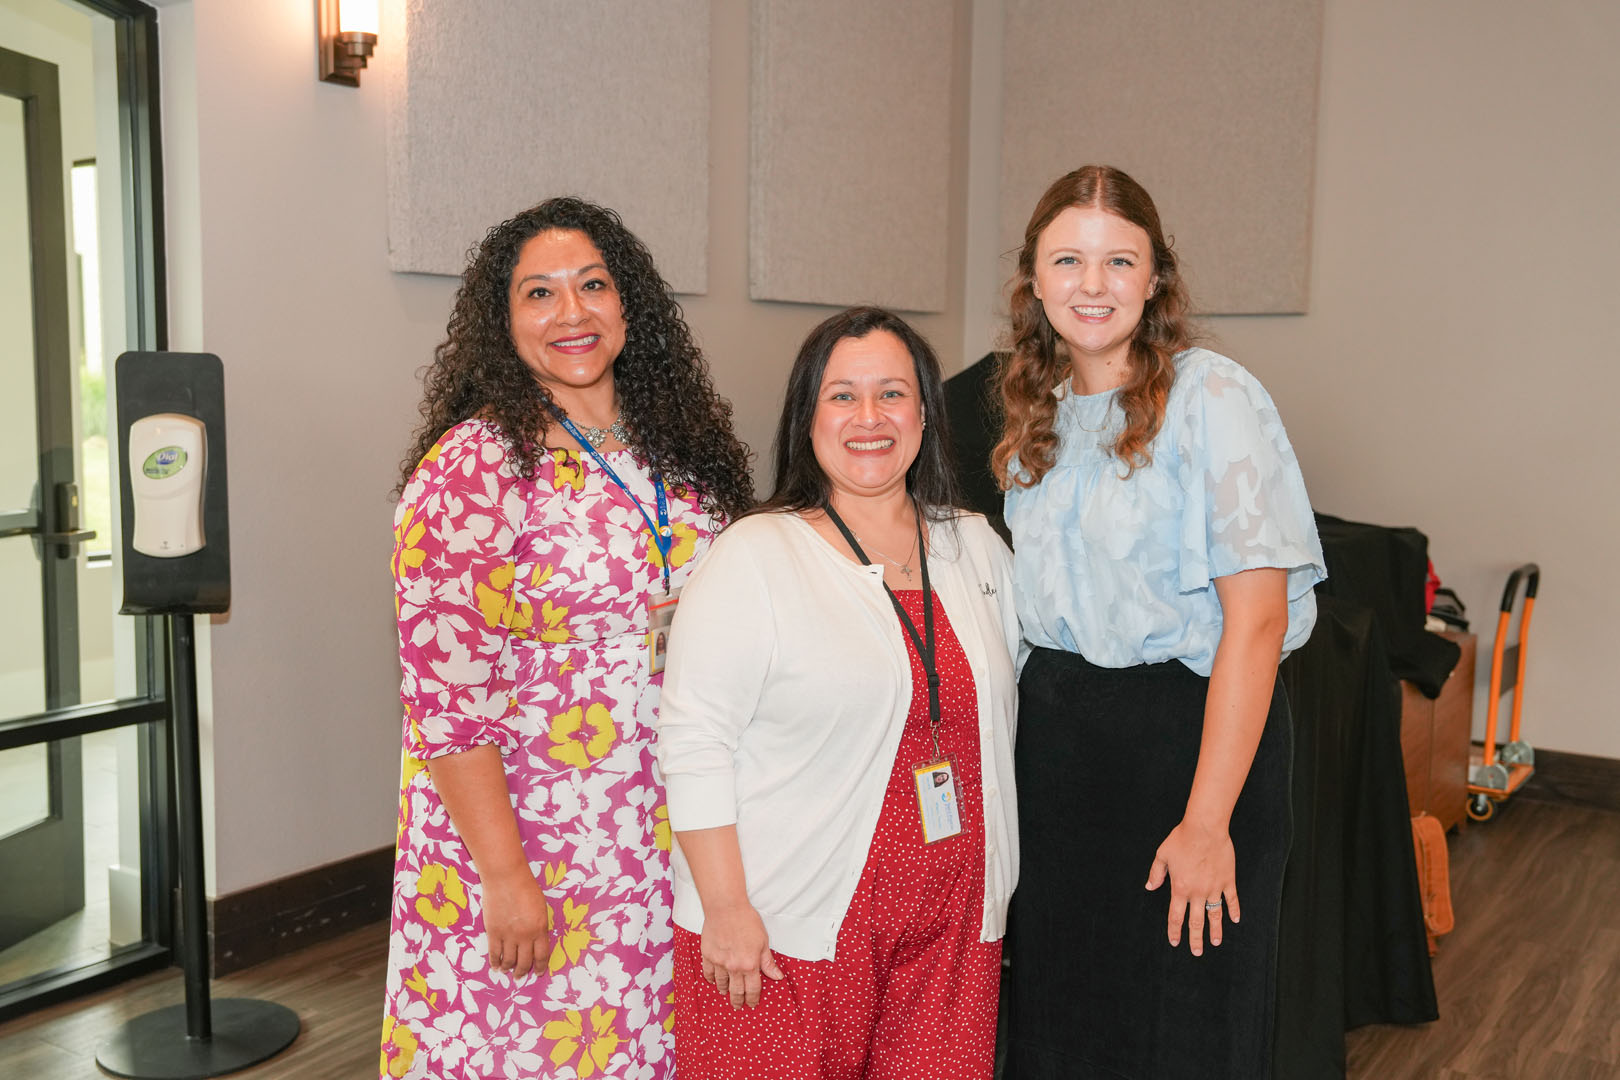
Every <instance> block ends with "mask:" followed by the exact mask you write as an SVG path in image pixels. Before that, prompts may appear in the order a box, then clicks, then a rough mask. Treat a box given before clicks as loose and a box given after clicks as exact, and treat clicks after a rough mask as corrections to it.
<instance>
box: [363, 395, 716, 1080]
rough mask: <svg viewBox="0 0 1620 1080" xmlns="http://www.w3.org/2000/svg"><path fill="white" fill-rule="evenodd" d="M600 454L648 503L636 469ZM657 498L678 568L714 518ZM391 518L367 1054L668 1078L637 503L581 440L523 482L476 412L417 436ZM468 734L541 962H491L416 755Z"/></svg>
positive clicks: (647, 562) (644, 576) (660, 860)
mask: <svg viewBox="0 0 1620 1080" xmlns="http://www.w3.org/2000/svg"><path fill="white" fill-rule="evenodd" d="M605 456H606V457H607V459H608V461H609V463H610V464H612V466H613V469H614V471H615V472H617V473H618V474H619V476H620V478H621V479H622V480H623V481H624V482H625V483H626V484H628V485H630V487H631V490H632V491H634V492H635V494H636V496H637V497H638V498H640V499H641V500H643V503H644V504H645V505H646V506H647V508H648V510H649V512H654V513H655V511H654V510H653V507H654V505H655V503H654V495H653V485H652V481H651V478H650V476H649V475H648V473H647V471H646V470H645V469H644V468H643V467H641V466H640V465H638V464H637V463H636V461H635V459H634V457H633V456H632V455H631V454H630V453H629V452H628V451H617V452H609V453H608V454H606V455H605ZM669 515H670V522H671V525H672V527H673V531H674V546H673V548H672V550H671V553H670V560H669V561H670V568H671V578H672V582H673V584H675V585H677V586H679V585H680V584H681V583H682V582H683V581H684V580H685V578H686V576H687V574H688V573H690V570H691V566H692V564H693V561H694V560H695V559H696V558H697V556H699V555H701V554H702V553H703V552H704V551H706V550H707V549H708V546H709V543H710V541H711V540H712V538H713V533H714V529H715V525H714V522H713V521H711V519H710V518H709V516H708V515H707V514H705V513H704V512H703V511H702V510H701V509H700V508H699V507H698V505H697V503H696V500H695V499H694V498H693V497H692V495H691V493H689V492H687V491H684V490H682V489H680V488H678V487H677V488H672V489H671V490H670V492H669ZM394 537H395V541H394V558H393V569H394V578H395V590H396V591H395V600H396V606H397V608H398V614H399V653H400V666H401V668H402V672H403V682H402V688H401V691H400V697H401V699H402V700H403V702H404V706H405V725H404V727H405V758H404V769H403V779H402V783H401V793H400V806H399V836H398V858H397V861H396V863H395V867H394V900H393V932H392V937H391V940H390V944H389V954H388V1000H387V1009H386V1014H385V1016H384V1020H383V1037H382V1059H381V1065H380V1076H383V1077H395V1078H411V1077H421V1078H432V1080H462V1078H466V1080H471V1078H474V1077H476V1078H479V1080H486V1078H495V1077H524V1078H530V1077H555V1078H559V1080H562V1078H575V1077H577V1078H581V1080H583V1078H587V1077H593V1076H594V1077H615V1078H628V1080H654V1078H668V1077H672V1076H674V1062H673V1060H672V1058H671V1054H670V1049H671V1046H672V1037H671V1035H670V1031H671V1029H672V1027H673V1022H674V1017H673V997H674V992H673V977H672V972H671V941H672V936H671V926H670V902H671V884H670V870H669V847H670V833H669V813H668V810H667V809H666V808H665V805H664V791H663V786H662V784H661V783H660V781H659V779H658V778H657V777H656V776H655V775H654V772H653V760H654V759H653V719H654V714H655V711H656V709H657V707H658V693H659V688H660V685H661V684H662V682H663V676H662V675H659V676H652V677H649V674H648V667H649V665H648V649H647V625H648V624H647V597H648V596H649V595H650V594H651V593H652V592H654V591H656V590H658V589H660V588H662V584H663V582H662V566H663V563H662V558H661V556H660V555H659V553H658V548H657V546H656V545H654V544H653V543H651V534H650V533H649V531H648V529H647V526H646V523H645V521H644V520H643V518H642V516H641V512H640V511H639V510H637V509H636V506H635V504H634V503H632V502H631V500H630V499H629V498H628V497H626V496H625V494H624V492H622V491H621V490H620V489H619V488H618V486H617V485H615V484H614V483H613V482H612V481H611V480H609V479H608V478H607V476H606V474H605V473H604V472H603V471H602V470H601V468H600V466H598V465H597V464H596V463H595V462H594V461H593V460H591V458H590V457H589V456H588V455H583V454H580V453H577V452H566V451H552V452H550V454H549V456H548V457H547V458H545V459H544V460H543V462H542V466H541V469H540V472H539V475H538V477H537V478H536V479H535V480H534V481H533V482H529V481H524V480H519V479H518V478H517V477H516V476H515V475H514V474H513V472H512V469H511V467H510V466H509V464H508V462H507V455H506V451H505V449H504V446H503V443H502V441H501V438H500V436H499V435H498V434H497V432H496V431H495V429H494V428H492V427H491V426H489V425H488V424H485V423H483V422H482V421H472V420H470V421H467V422H464V423H462V424H458V425H457V426H456V427H454V428H452V429H451V430H450V431H448V432H446V433H445V435H444V437H443V438H442V439H440V440H439V443H438V444H437V445H436V446H434V448H433V449H432V450H430V451H429V452H428V454H427V456H426V457H425V458H423V460H422V463H421V465H420V466H419V467H418V468H417V470H416V474H415V475H414V476H413V477H412V478H411V481H410V483H409V484H408V485H406V488H405V491H404V496H403V498H402V499H401V500H400V506H399V510H398V512H397V514H396V517H395V525H394ZM484 743H491V744H494V745H495V746H497V747H499V748H500V752H501V756H502V759H503V762H504V764H505V768H506V781H507V786H508V787H509V788H510V790H511V795H512V805H513V808H514V810H515V812H516V814H517V823H518V830H519V832H520V833H521V835H522V840H523V846H524V851H525V853H526V854H527V855H528V858H529V866H530V868H531V869H532V870H533V871H534V874H535V877H536V878H537V879H539V880H540V882H541V884H542V886H543V888H544V889H545V893H546V898H547V900H548V901H549V902H550V905H551V918H552V926H553V933H552V941H553V948H552V952H551V956H550V958H549V962H548V964H547V965H546V966H545V968H544V969H542V970H538V971H536V972H534V973H531V974H529V975H527V976H525V977H523V978H520V979H513V978H511V977H510V976H508V975H506V974H504V973H501V972H496V971H492V970H491V969H490V966H489V958H488V956H487V955H486V953H485V941H484V926H483V919H482V915H481V911H480V899H481V897H480V889H479V878H478V869H477V867H475V866H474V865H473V863H472V860H471V858H470V857H469V856H468V854H467V849H466V848H465V847H464V846H463V844H462V841H461V838H460V837H459V836H458V835H457V833H456V830H455V827H454V826H453V825H451V823H450V819H449V816H448V815H447V814H446V812H445V808H444V805H443V803H441V802H440V801H439V797H438V794H437V793H436V792H435V791H434V789H433V784H432V781H431V779H430V777H429V774H428V772H427V769H426V766H425V764H424V761H425V759H427V758H431V757H436V756H438V755H441V754H450V753H455V752H457V751H460V750H466V749H468V748H469V747H472V746H477V745H480V744H484Z"/></svg>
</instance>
